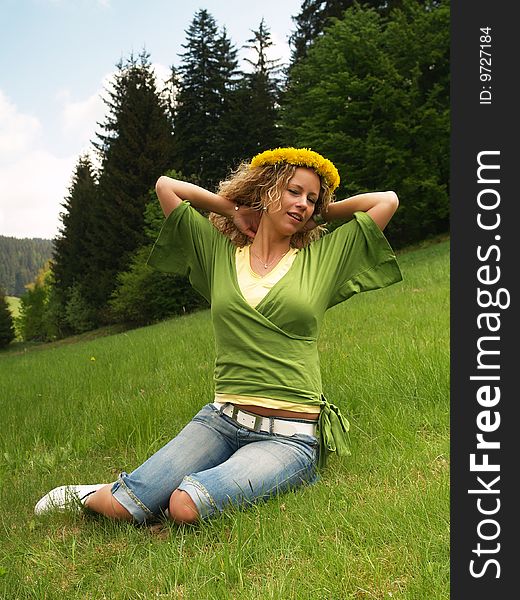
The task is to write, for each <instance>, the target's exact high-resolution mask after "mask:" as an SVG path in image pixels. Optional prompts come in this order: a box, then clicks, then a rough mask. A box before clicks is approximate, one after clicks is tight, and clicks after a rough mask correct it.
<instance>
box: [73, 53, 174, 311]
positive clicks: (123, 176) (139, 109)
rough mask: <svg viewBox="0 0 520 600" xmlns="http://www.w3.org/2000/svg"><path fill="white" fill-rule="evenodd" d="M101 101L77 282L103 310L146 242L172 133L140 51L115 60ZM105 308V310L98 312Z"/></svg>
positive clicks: (146, 60)
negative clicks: (151, 193) (83, 268)
mask: <svg viewBox="0 0 520 600" xmlns="http://www.w3.org/2000/svg"><path fill="white" fill-rule="evenodd" d="M117 68H118V72H117V73H116V76H115V80H114V83H113V89H112V90H110V91H108V98H106V99H105V103H106V104H107V106H108V108H109V114H108V116H107V117H106V120H105V122H104V123H103V124H102V128H103V132H102V133H98V135H97V137H98V141H96V142H94V146H95V147H96V148H97V150H98V152H99V155H100V159H101V174H100V176H99V184H98V193H97V201H96V206H95V208H94V210H93V212H92V224H91V228H90V230H89V231H88V232H86V241H87V244H88V255H89V265H88V268H87V273H86V276H85V278H84V280H83V281H82V282H81V283H82V287H83V292H84V294H85V298H86V300H87V302H88V303H89V304H91V305H93V306H94V307H96V308H98V309H102V308H103V307H104V306H105V305H106V302H107V300H108V298H109V297H110V294H111V293H112V291H113V289H114V288H115V285H116V275H117V273H118V272H120V271H123V270H124V269H125V268H126V267H127V265H128V263H129V260H130V258H131V255H132V253H133V252H134V251H135V250H136V248H138V247H139V246H141V245H142V244H143V243H144V241H145V238H144V232H143V225H144V209H145V206H146V203H147V201H148V190H149V189H150V188H152V187H153V186H154V184H155V182H156V180H157V178H158V177H159V176H160V175H162V174H163V173H164V172H165V171H166V170H167V169H168V168H169V167H170V165H171V161H172V159H173V136H172V131H171V123H170V119H169V115H168V107H167V103H166V100H165V99H164V97H162V96H161V95H160V94H159V93H158V91H157V88H156V81H155V76H154V74H153V71H152V68H151V64H150V62H149V55H148V54H147V53H146V52H145V51H143V52H142V53H141V54H140V55H139V57H138V58H135V57H134V56H133V55H132V56H130V58H129V59H128V60H126V61H125V62H123V61H121V62H120V63H119V64H118V65H117ZM101 312H103V311H101Z"/></svg>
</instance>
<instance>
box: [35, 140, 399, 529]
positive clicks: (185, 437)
mask: <svg viewBox="0 0 520 600" xmlns="http://www.w3.org/2000/svg"><path fill="white" fill-rule="evenodd" d="M338 184H339V174H338V172H337V169H336V168H335V166H334V165H333V164H332V163H331V162H330V161H329V160H327V159H325V158H323V157H322V156H321V155H319V154H318V153H316V152H313V151H312V150H307V149H295V148H277V149H275V150H268V151H266V152H262V153H261V154H259V155H257V156H255V157H254V158H253V160H252V161H251V163H244V164H242V165H241V166H240V167H239V168H238V169H237V171H235V173H234V174H233V175H232V177H231V178H230V179H229V180H228V181H225V182H222V183H221V184H220V188H219V191H218V194H214V193H211V192H209V191H207V190H205V189H202V188H200V187H198V186H196V185H193V184H190V183H186V182H182V181H177V180H174V179H171V178H168V177H164V176H163V177H160V178H159V180H158V181H157V185H156V191H157V196H158V198H159V201H160V203H161V207H162V209H163V211H164V215H165V217H166V221H165V223H164V225H163V228H162V230H161V233H160V235H159V237H158V239H157V241H156V243H155V245H154V248H153V250H152V253H151V256H150V258H149V264H150V265H152V266H153V267H155V268H156V269H159V270H161V271H165V272H170V273H177V274H182V275H188V276H189V278H190V281H191V283H192V285H193V286H194V288H195V289H197V290H198V291H199V292H200V293H201V294H202V295H203V296H204V297H205V298H206V299H207V300H208V301H209V302H210V303H211V313H212V320H213V327H214V332H215V341H216V361H215V398H214V402H212V403H210V404H207V405H206V406H204V407H203V408H202V409H201V410H200V412H199V413H198V414H197V415H196V416H195V417H194V418H193V420H192V421H191V422H190V423H189V424H188V425H187V426H186V427H185V428H184V429H183V430H182V431H181V432H180V433H179V434H178V435H177V436H176V437H175V438H174V439H173V440H171V441H170V442H169V443H168V444H167V445H166V446H164V447H163V448H162V449H161V450H159V451H158V452H157V453H155V454H154V455H153V456H152V457H151V458H149V459H148V460H147V461H146V462H145V463H144V464H143V465H141V466H140V467H138V468H137V469H136V470H135V471H133V472H132V473H131V474H129V475H128V474H127V473H122V474H121V475H120V477H119V479H118V480H117V481H116V482H115V483H113V484H98V485H92V486H62V487H59V488H56V489H55V490H52V491H51V492H49V494H47V495H46V496H44V497H43V498H42V499H41V500H40V501H39V502H38V504H37V505H36V508H35V511H36V513H37V514H41V513H43V512H47V511H48V510H50V509H56V508H57V509H67V508H71V507H72V506H74V505H75V506H81V505H84V506H86V507H87V508H88V509H89V510H92V511H95V512H98V513H101V514H103V515H106V516H109V517H113V518H117V519H126V520H133V521H136V522H140V523H142V522H146V521H149V520H151V519H154V518H157V517H158V516H161V515H164V514H168V515H169V517H170V518H171V519H173V520H174V521H175V522H177V523H193V522H195V521H197V520H198V519H204V518H207V517H210V516H212V515H214V514H218V513H220V512H221V511H222V510H224V509H225V507H226V506H228V505H234V506H243V505H247V504H248V503H252V502H255V501H257V500H259V499H264V498H268V497H270V496H272V495H273V494H277V493H281V492H284V491H287V490H289V489H295V488H297V487H299V486H300V485H302V484H309V483H313V482H314V481H316V479H317V477H318V468H319V467H321V466H323V465H324V464H325V461H326V458H327V455H328V454H329V453H330V452H337V453H338V454H339V455H344V454H347V453H348V437H347V436H348V421H347V420H346V419H345V418H344V417H343V415H342V414H341V412H340V411H339V409H338V408H337V407H336V406H334V405H333V404H331V403H329V402H328V401H327V400H326V399H325V397H324V396H323V394H322V387H321V377H320V368H319V358H318V352H317V338H318V332H319V328H320V324H321V322H322V319H323V316H324V314H325V312H326V310H327V309H328V308H330V307H332V306H334V305H336V304H338V303H339V302H342V301H344V300H346V299H347V298H349V297H350V296H352V295H353V294H355V293H359V292H363V291H368V290H373V289H378V288H381V287H385V286H388V285H391V284H392V283H395V282H397V281H400V280H401V273H400V270H399V267H398V265H397V262H396V259H395V256H394V254H393V251H392V249H391V248H390V246H389V245H388V242H387V241H386V239H385V237H384V235H383V234H382V233H381V231H382V230H383V229H384V227H385V226H386V225H387V223H388V222H389V221H390V219H391V218H392V216H393V214H394V213H395V211H396V209H397V206H398V199H397V196H396V194H395V193H394V192H375V193H369V194H360V195H357V196H353V197H350V198H348V199H346V200H342V201H339V202H331V199H332V196H333V193H334V190H335V189H336V188H337V186H338ZM193 207H195V208H198V209H201V210H204V211H208V212H210V213H211V215H210V219H209V220H208V219H206V218H205V217H203V216H202V215H201V214H200V213H199V212H197V211H196V210H195V209H194V208H193ZM339 219H341V220H345V221H348V222H347V223H345V224H344V225H342V226H340V227H338V228H337V229H336V230H335V231H334V232H332V233H330V234H328V235H324V236H321V234H322V232H323V229H322V228H321V227H319V225H318V223H319V222H320V221H321V220H339Z"/></svg>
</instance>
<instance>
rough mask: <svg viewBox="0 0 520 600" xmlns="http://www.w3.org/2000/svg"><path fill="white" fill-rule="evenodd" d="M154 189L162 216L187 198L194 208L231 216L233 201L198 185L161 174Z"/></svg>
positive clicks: (166, 214) (233, 206) (233, 207)
mask: <svg viewBox="0 0 520 600" xmlns="http://www.w3.org/2000/svg"><path fill="white" fill-rule="evenodd" d="M155 191H156V193H157V197H158V198H159V202H160V203H161V208H162V209H163V213H164V216H165V217H167V216H168V215H169V214H170V213H171V212H172V211H173V210H175V209H176V208H177V207H178V206H179V204H181V202H182V201H183V200H188V201H189V202H190V204H193V206H195V207H196V208H200V209H202V210H205V211H208V212H215V213H217V214H219V215H222V216H224V217H232V216H233V212H234V209H235V203H234V202H232V201H231V200H227V199H226V198H223V197H222V196H218V195H217V194H213V193H212V192H210V191H208V190H205V189H204V188H202V187H199V186H198V185H195V184H193V183H188V182H187V181H179V180H178V179H172V178H171V177H166V175H162V176H161V177H159V179H158V180H157V183H156V184H155Z"/></svg>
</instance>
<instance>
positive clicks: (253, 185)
mask: <svg viewBox="0 0 520 600" xmlns="http://www.w3.org/2000/svg"><path fill="white" fill-rule="evenodd" d="M297 168H298V167H297V166H296V165H290V164H287V163H278V164H273V165H266V166H262V167H251V164H250V163H248V162H243V163H241V164H240V165H239V166H238V167H237V168H236V169H235V170H234V171H232V173H231V176H230V177H229V178H228V179H226V180H224V181H221V182H220V184H219V187H218V190H217V193H218V194H219V195H221V196H224V197H225V198H227V199H229V200H231V201H233V202H236V203H237V204H238V205H239V206H250V207H252V208H255V209H257V210H265V209H268V208H271V207H273V208H274V209H275V210H280V209H281V200H282V194H283V192H284V191H285V190H286V189H287V186H288V184H289V181H290V179H291V178H292V176H293V175H294V173H295V171H296V169H297ZM318 176H319V174H318ZM319 177H320V193H319V196H318V200H317V201H316V204H315V208H314V212H315V213H316V214H320V213H321V212H322V211H323V210H324V209H326V208H327V206H328V205H329V204H330V203H331V202H332V201H333V193H332V192H331V189H330V187H329V185H328V184H327V182H326V181H324V178H323V177H321V176H319ZM209 219H210V221H211V222H212V223H213V225H214V226H215V227H216V228H217V229H218V230H219V231H220V232H221V233H223V234H224V235H226V236H227V237H229V238H230V239H231V241H232V242H233V243H234V244H235V245H236V246H239V247H243V246H247V245H248V244H250V243H251V239H250V238H248V236H247V235H246V234H245V233H242V232H241V231H240V230H239V229H238V228H237V227H236V226H235V224H234V223H233V221H232V219H230V218H228V217H223V216H221V215H218V214H216V213H211V214H210V216H209ZM325 232H326V229H325V227H321V226H318V227H315V228H314V229H311V230H310V231H299V232H298V233H295V234H294V235H293V236H292V238H291V246H292V247H293V248H303V247H304V246H307V245H308V244H310V243H311V242H312V241H314V240H317V239H319V238H320V237H321V236H322V235H323V233H325Z"/></svg>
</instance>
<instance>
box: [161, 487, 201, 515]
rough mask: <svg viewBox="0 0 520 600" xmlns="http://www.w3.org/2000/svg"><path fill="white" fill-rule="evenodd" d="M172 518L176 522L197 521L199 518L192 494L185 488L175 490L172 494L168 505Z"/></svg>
mask: <svg viewBox="0 0 520 600" xmlns="http://www.w3.org/2000/svg"><path fill="white" fill-rule="evenodd" d="M168 511H169V514H170V519H172V520H173V521H175V522H176V523H195V521H197V520H198V518H199V511H198V510H197V507H196V506H195V502H193V500H192V499H191V496H190V495H189V494H188V493H187V492H184V491H183V490H175V491H174V492H173V494H172V495H171V496H170V504H169V506H168Z"/></svg>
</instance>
